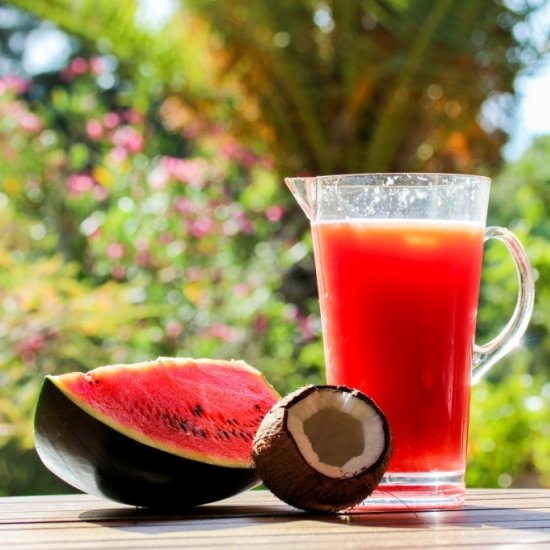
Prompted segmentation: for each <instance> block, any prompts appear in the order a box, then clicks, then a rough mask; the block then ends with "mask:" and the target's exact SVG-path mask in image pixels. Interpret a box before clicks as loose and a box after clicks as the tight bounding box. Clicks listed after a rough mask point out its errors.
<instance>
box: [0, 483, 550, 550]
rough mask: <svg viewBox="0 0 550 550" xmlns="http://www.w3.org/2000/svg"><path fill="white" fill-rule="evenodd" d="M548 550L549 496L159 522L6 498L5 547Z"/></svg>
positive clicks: (153, 517) (206, 513) (261, 504)
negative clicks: (418, 509)
mask: <svg viewBox="0 0 550 550" xmlns="http://www.w3.org/2000/svg"><path fill="white" fill-rule="evenodd" d="M527 545H530V547H531V546H532V547H534V548H550V490H538V489H536V490H527V489H526V490H522V489H514V490H469V491H468V497H467V504H466V507H465V508H464V509H463V510H454V511H440V512H422V513H413V512H399V513H381V512H379V513H372V512H371V513H368V514H367V513H348V514H339V515H312V514H306V513H304V512H299V511H298V510H294V509H292V508H290V507H289V506H287V505H285V504H283V503H282V502H281V501H279V500H277V499H276V498H275V497H274V496H272V495H271V494H270V493H268V492H266V491H249V492H246V493H244V494H241V495H239V496H236V497H233V498H231V499H227V500H225V501H222V502H219V503H217V504H211V505H206V506H202V507H199V508H196V509H194V510H193V511H191V512H190V513H186V514H178V515H159V514H155V513H152V512H149V511H145V510H140V509H135V508H132V507H127V506H122V505H117V504H116V503H113V502H110V501H107V500H102V499H99V498H95V497H91V496H87V495H64V496H36V497H7V498H0V548H2V549H6V550H7V549H10V550H11V549H13V550H31V549H32V550H34V549H37V550H49V549H51V550H54V549H55V550H68V549H73V548H75V549H92V548H101V549H103V550H110V549H122V548H127V549H136V550H138V549H143V548H150V549H155V550H159V549H160V550H162V549H165V548H206V549H209V548H211V549H214V548H215V549H216V550H223V549H225V548H246V549H251V550H252V549H254V550H255V549H262V548H268V549H270V550H272V549H275V548H292V549H294V548H307V549H308V550H313V549H316V548H321V549H323V548H326V549H330V550H341V549H345V548H361V549H365V548H422V549H428V548H430V549H431V548H446V549H448V548H464V547H467V548H484V549H486V548H490V547H498V548H524V547H526V546H527Z"/></svg>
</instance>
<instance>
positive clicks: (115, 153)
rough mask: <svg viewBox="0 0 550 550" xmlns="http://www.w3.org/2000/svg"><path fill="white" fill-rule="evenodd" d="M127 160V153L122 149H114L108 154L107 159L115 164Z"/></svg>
mask: <svg viewBox="0 0 550 550" xmlns="http://www.w3.org/2000/svg"><path fill="white" fill-rule="evenodd" d="M127 158H128V151H127V150H126V149H124V147H118V146H117V147H114V148H113V149H111V152H110V153H109V159H110V160H111V161H113V162H115V163H117V164H120V163H122V162H124V161H125V160H126V159H127Z"/></svg>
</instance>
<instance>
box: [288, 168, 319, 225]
mask: <svg viewBox="0 0 550 550" xmlns="http://www.w3.org/2000/svg"><path fill="white" fill-rule="evenodd" d="M285 183H286V185H287V186H288V188H289V189H290V191H291V192H292V194H293V195H294V198H295V199H296V202H297V203H298V204H299V205H300V207H301V209H302V210H303V211H304V213H305V215H306V216H307V217H308V219H310V220H314V219H315V218H316V215H315V213H316V210H317V208H316V203H317V185H316V178H285Z"/></svg>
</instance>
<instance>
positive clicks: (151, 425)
mask: <svg viewBox="0 0 550 550" xmlns="http://www.w3.org/2000/svg"><path fill="white" fill-rule="evenodd" d="M278 400H279V395H278V394H277V392H276V391H275V390H274V389H273V388H272V387H271V386H270V385H269V383H268V382H267V381H266V379H265V378H264V377H263V375H262V374H261V373H260V372H259V371H257V370H256V369H254V368H252V367H251V366H249V365H247V364H246V363H244V362H243V361H220V360H212V359H198V360H195V359H173V358H163V357H161V358H158V359H157V360H155V361H151V362H146V363H137V364H132V365H111V366H106V367H99V368H97V369H94V370H92V371H89V372H87V373H80V372H74V373H69V374H64V375H60V376H48V377H46V379H45V381H44V385H43V387H42V390H41V393H40V396H39V399H38V404H37V408H36V414H35V445H36V450H37V452H38V454H39V456H40V458H41V460H42V461H43V462H44V464H45V465H46V467H48V468H49V469H50V470H51V471H52V472H53V473H54V474H56V475H57V476H58V477H60V478H61V479H63V480H64V481H66V482H67V483H69V484H70V485H72V486H74V487H76V488H77V489H80V490H82V491H84V492H87V493H90V494H95V495H101V496H106V497H108V498H111V499H113V500H117V501H119V502H123V503H127V504H132V505H137V506H147V507H156V508H170V509H174V508H187V507H189V506H195V505H198V504H203V503H206V502H213V501H215V500H219V499H222V498H226V497H228V496H231V495H234V494H236V493H238V492H240V491H242V490H244V489H246V488H248V487H251V486H253V485H255V484H257V483H258V477H257V475H256V472H255V470H254V469H253V466H252V458H251V451H252V440H253V439H254V435H255V433H256V430H257V428H258V426H259V424H260V423H261V421H262V419H263V417H264V416H265V414H266V413H267V412H268V411H269V409H270V408H271V407H272V405H273V404H274V403H275V402H277V401H278Z"/></svg>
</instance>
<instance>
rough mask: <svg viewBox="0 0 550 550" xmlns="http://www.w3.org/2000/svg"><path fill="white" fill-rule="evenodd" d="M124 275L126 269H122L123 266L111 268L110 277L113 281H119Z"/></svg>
mask: <svg viewBox="0 0 550 550" xmlns="http://www.w3.org/2000/svg"><path fill="white" fill-rule="evenodd" d="M125 275H126V269H125V268H124V266H123V265H114V266H113V267H112V268H111V277H112V278H113V279H116V280H118V281H120V280H121V279H124V277H125Z"/></svg>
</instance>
